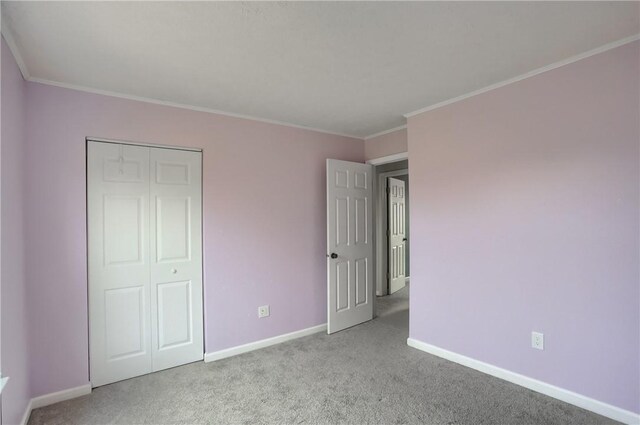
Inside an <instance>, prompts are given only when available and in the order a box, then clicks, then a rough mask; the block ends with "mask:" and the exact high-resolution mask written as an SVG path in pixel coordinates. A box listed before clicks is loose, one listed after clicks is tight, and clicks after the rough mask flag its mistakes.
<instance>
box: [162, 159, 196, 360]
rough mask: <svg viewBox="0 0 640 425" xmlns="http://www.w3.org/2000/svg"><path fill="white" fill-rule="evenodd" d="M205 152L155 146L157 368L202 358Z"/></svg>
mask: <svg viewBox="0 0 640 425" xmlns="http://www.w3.org/2000/svg"><path fill="white" fill-rule="evenodd" d="M201 155H202V154H201V153H200V152H188V151H178V150H171V149H155V148H154V149H151V170H150V171H151V192H150V193H151V208H150V209H151V220H150V224H151V326H152V329H153V330H152V333H151V334H152V351H153V355H152V359H153V370H161V369H166V368H169V367H174V366H178V365H181V364H185V363H189V362H193V361H197V360H202V359H203V356H204V350H203V336H202V334H203V324H202V319H203V315H202V249H201V247H202V236H201V235H202V224H201V223H202V217H201V215H202V214H201V211H202V206H201V205H202V190H201V181H202V177H201V174H202V165H201V163H202V161H201V158H202V156H201Z"/></svg>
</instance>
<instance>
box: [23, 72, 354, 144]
mask: <svg viewBox="0 0 640 425" xmlns="http://www.w3.org/2000/svg"><path fill="white" fill-rule="evenodd" d="M27 81H29V82H32V83H39V84H45V85H48V86H54V87H60V88H64V89H69V90H76V91H81V92H85V93H91V94H99V95H102V96H109V97H117V98H120V99H126V100H134V101H138V102H144V103H152V104H154V105H162V106H169V107H172V108H179V109H188V110H191V111H197V112H206V113H209V114H216V115H222V116H225V117H231V118H239V119H244V120H250V121H257V122H262V123H266V124H274V125H280V126H283V127H291V128H297V129H300V130H307V131H313V132H316V133H323V134H330V135H332V136H340V137H348V138H350V139H357V140H363V139H362V137H360V136H355V135H353V134H346V133H337V132H335V131H329V130H323V129H321V128H314V127H307V126H304V125H298V124H292V123H288V122H284V121H276V120H271V119H268V118H260V117H254V116H251V115H244V114H237V113H234V112H226V111H220V110H218V109H211V108H205V107H201V106H192V105H187V104H184V103H177V102H170V101H166V100H159V99H153V98H150V97H143V96H134V95H129V94H124V93H118V92H113V91H109V90H101V89H94V88H91V87H85V86H80V85H76V84H68V83H61V82H58V81H51V80H46V79H43V78H35V77H31V78H29V79H28V80H27Z"/></svg>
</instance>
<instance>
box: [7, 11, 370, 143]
mask: <svg viewBox="0 0 640 425" xmlns="http://www.w3.org/2000/svg"><path fill="white" fill-rule="evenodd" d="M1 22H2V28H1V33H2V36H3V37H4V39H5V41H6V42H7V46H9V50H10V51H11V54H13V57H14V59H15V60H16V63H17V64H18V68H20V72H21V73H22V78H24V79H25V80H26V81H29V82H32V83H39V84H45V85H48V86H55V87H61V88H65V89H69V90H76V91H81V92H86V93H91V94H99V95H103V96H109V97H117V98H120V99H127V100H134V101H138V102H144V103H152V104H155V105H162V106H169V107H173V108H180V109H188V110H191V111H197V112H206V113H210V114H216V115H223V116H226V117H232V118H240V119H245V120H251V121H257V122H262V123H266V124H274V125H281V126H284V127H291V128H297V129H300V130H307V131H313V132H316V133H323V134H330V135H332V136H340V137H348V138H350V139H357V140H363V138H362V137H361V136H356V135H353V134H346V133H338V132H335V131H330V130H324V129H321V128H315V127H308V126H304V125H298V124H293V123H289V122H284V121H277V120H272V119H268V118H260V117H255V116H251V115H245V114H237V113H234V112H227V111H221V110H218V109H211V108H205V107H200V106H193V105H187V104H184V103H177V102H170V101H165V100H160V99H154V98H150V97H144V96H134V95H128V94H124V93H118V92H113V91H109V90H101V89H95V88H92V87H86V86H81V85H77V84H69V83H62V82H59V81H52V80H47V79H44V78H37V77H32V76H31V74H29V70H28V69H27V66H26V64H25V62H24V60H23V59H22V55H21V54H20V50H19V49H18V46H17V44H16V42H15V39H14V38H13V36H12V35H11V31H10V30H9V29H8V26H7V25H6V22H5V19H4V17H2V20H1Z"/></svg>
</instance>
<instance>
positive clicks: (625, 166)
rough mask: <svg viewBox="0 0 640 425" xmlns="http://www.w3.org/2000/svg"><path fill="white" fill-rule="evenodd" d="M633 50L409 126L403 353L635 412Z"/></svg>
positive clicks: (638, 330) (638, 59) (639, 325)
mask: <svg viewBox="0 0 640 425" xmlns="http://www.w3.org/2000/svg"><path fill="white" fill-rule="evenodd" d="M639 51H640V44H639V43H638V42H634V43H633V44H627V45H625V46H622V47H619V48H617V49H614V50H611V51H608V52H605V53H602V54H599V55H596V56H593V57H590V58H588V59H584V60H581V61H579V62H576V63H573V64H571V65H567V66H564V67H561V68H558V69H555V70H552V71H549V72H546V73H544V74H540V75H538V76H536V77H533V78H529V79H526V80H523V81H521V82H518V83H515V84H511V85H508V86H505V87H503V88H499V89H496V90H493V91H491V92H487V93H485V94H481V95H478V96H475V97H472V98H469V99H467V100H464V101H461V102H458V103H455V104H452V105H449V106H446V107H443V108H440V109H437V110H433V111H430V112H426V113H424V114H421V115H418V116H415V117H412V118H410V119H409V122H408V136H409V155H410V158H409V160H410V162H411V197H412V198H411V212H410V213H411V224H412V229H411V230H412V246H411V249H412V254H411V255H412V257H411V262H412V270H411V323H410V335H411V337H412V338H415V339H417V340H420V341H423V342H426V343H429V344H433V345H435V346H438V347H441V348H444V349H447V350H450V351H453V352H457V353H460V354H463V355H466V356H469V357H472V358H475V359H478V360H481V361H484V362H487V363H490V364H493V365H497V366H499V367H502V368H505V369H508V370H511V371H515V372H518V373H521V374H523V375H526V376H530V377H533V378H536V379H539V380H541V381H544V382H548V383H550V384H553V385H556V386H559V387H562V388H565V389H568V390H571V391H575V392H577V393H580V394H583V395H585V396H588V397H592V398H594V399H597V400H601V401H603V402H605V403H609V404H612V405H615V406H618V407H621V408H623V409H627V410H630V411H633V412H640V389H639V387H640V382H639V379H640V378H639V377H640V370H639V365H640V362H639V361H638V360H639V359H640V352H639V349H640V339H639V338H640V305H639V302H640V282H639V275H638V272H639V271H638V258H639V256H640V248H639V241H638V238H639V231H640V227H639V223H638V217H639V215H640V210H639V189H640V183H639V179H640V171H639V163H638V158H639V153H640V148H639V144H640V129H639V127H640V123H639V120H640V107H639V104H638V103H639V99H640V98H639V95H640V84H639V78H638V76H639V75H640V66H639V63H640V55H639ZM532 330H536V331H541V332H544V334H545V350H544V351H538V350H534V349H532V348H530V334H531V331H532Z"/></svg>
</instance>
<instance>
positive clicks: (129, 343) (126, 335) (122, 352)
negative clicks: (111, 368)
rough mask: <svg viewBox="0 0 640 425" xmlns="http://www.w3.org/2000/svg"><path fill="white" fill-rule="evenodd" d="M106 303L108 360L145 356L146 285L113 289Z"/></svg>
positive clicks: (105, 296) (110, 290)
mask: <svg viewBox="0 0 640 425" xmlns="http://www.w3.org/2000/svg"><path fill="white" fill-rule="evenodd" d="M104 300H105V312H106V323H105V324H106V326H105V329H106V330H107V335H106V340H107V359H108V361H114V360H120V359H123V358H126V357H131V356H137V355H143V354H145V352H146V348H147V347H146V338H145V317H146V316H147V314H148V312H147V311H146V306H145V299H144V286H134V287H131V288H120V289H109V290H107V291H105V294H104Z"/></svg>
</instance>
